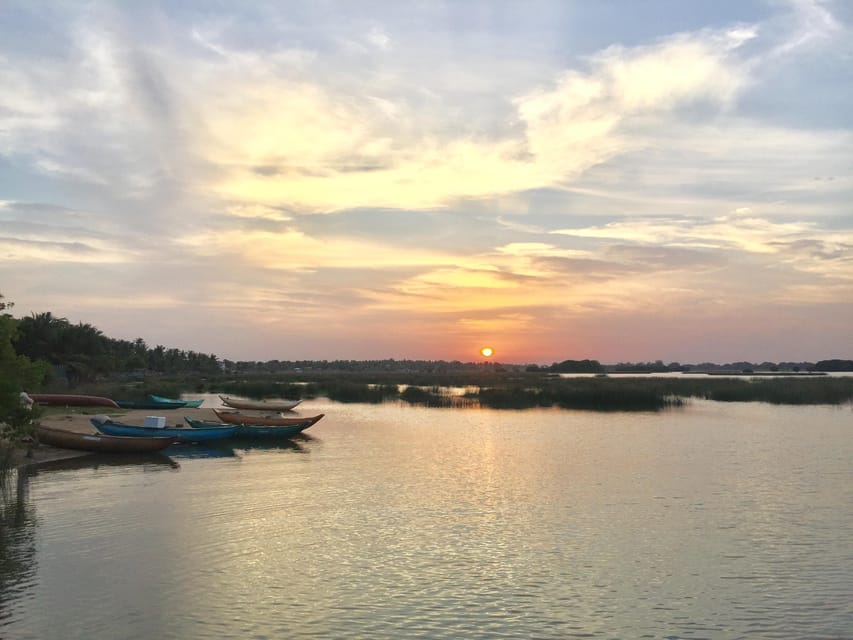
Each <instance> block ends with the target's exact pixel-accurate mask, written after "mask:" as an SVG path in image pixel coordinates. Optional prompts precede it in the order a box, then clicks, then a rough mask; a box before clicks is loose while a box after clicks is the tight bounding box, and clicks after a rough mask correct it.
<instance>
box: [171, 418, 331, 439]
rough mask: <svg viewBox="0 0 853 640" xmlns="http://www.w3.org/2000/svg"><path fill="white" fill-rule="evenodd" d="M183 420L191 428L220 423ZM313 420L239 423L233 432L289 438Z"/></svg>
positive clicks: (190, 419) (204, 427)
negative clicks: (262, 423)
mask: <svg viewBox="0 0 853 640" xmlns="http://www.w3.org/2000/svg"><path fill="white" fill-rule="evenodd" d="M184 420H186V421H187V424H188V425H190V427H192V428H193V429H207V428H210V427H213V426H215V425H220V426H221V423H219V422H207V421H205V420H195V419H193V418H190V417H188V416H184ZM312 424H314V422H312V421H311V420H304V421H302V422H298V423H296V424H291V425H285V426H279V427H275V426H269V425H260V424H241V425H235V427H236V429H237V432H236V433H235V434H234V436H235V437H237V438H291V437H293V436H295V435H297V434H299V433H302V432H303V431H305V429H307V428H308V427H310V426H311V425H312Z"/></svg>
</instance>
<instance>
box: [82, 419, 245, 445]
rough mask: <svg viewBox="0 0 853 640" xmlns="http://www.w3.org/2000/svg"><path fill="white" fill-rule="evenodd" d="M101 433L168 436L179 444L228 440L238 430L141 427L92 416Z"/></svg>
mask: <svg viewBox="0 0 853 640" xmlns="http://www.w3.org/2000/svg"><path fill="white" fill-rule="evenodd" d="M89 420H90V421H91V423H92V424H93V425H94V426H95V428H96V429H97V430H98V431H100V432H101V433H105V434H107V435H110V436H137V437H138V436H148V437H156V436H160V437H163V436H168V437H171V438H175V439H176V440H179V441H180V442H201V441H203V440H217V439H219V438H230V437H232V436H233V435H234V434H235V433H236V432H237V430H238V429H239V428H240V427H239V425H236V424H225V425H218V424H217V425H211V426H208V427H205V428H203V429H187V428H186V427H163V428H159V427H142V426H139V425H134V424H124V423H122V422H115V421H114V420H111V419H110V418H108V417H106V416H93V417H92V418H90V419H89Z"/></svg>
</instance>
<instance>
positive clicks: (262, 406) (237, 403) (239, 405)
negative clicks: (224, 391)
mask: <svg viewBox="0 0 853 640" xmlns="http://www.w3.org/2000/svg"><path fill="white" fill-rule="evenodd" d="M219 399H220V400H222V404H224V405H225V406H227V407H231V408H232V409H250V410H253V411H290V410H291V409H293V408H294V407H295V406H296V405H298V404H299V403H300V402H302V400H283V401H281V402H253V401H252V400H234V399H233V398H229V397H227V396H219Z"/></svg>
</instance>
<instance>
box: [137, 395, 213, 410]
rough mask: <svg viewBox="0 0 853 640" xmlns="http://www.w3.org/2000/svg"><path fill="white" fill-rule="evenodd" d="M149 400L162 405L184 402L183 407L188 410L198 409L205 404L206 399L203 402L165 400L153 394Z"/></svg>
mask: <svg viewBox="0 0 853 640" xmlns="http://www.w3.org/2000/svg"><path fill="white" fill-rule="evenodd" d="M148 399H149V400H150V401H151V402H161V403H172V402H183V403H184V405H183V406H184V407H185V408H187V409H198V408H199V407H200V406H201V403H202V402H204V398H202V399H201V400H178V399H175V398H164V397H163V396H155V395H154V394H153V393H149V394H148Z"/></svg>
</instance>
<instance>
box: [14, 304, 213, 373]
mask: <svg viewBox="0 0 853 640" xmlns="http://www.w3.org/2000/svg"><path fill="white" fill-rule="evenodd" d="M18 323H19V324H18V333H17V336H16V338H15V340H14V347H15V349H16V351H17V352H18V353H19V354H22V355H25V356H27V357H28V358H30V359H32V360H41V361H44V362H46V363H48V364H50V365H52V367H53V369H54V377H58V378H63V379H64V382H66V383H67V384H69V385H71V386H74V385H76V384H80V383H89V382H93V381H95V380H97V379H98V378H99V377H101V376H105V375H110V374H115V373H117V372H122V373H124V374H125V375H133V372H138V371H144V370H149V371H158V372H163V373H172V374H175V373H188V372H193V373H218V372H219V370H220V366H219V360H218V358H217V357H216V356H215V355H205V354H201V353H196V352H195V351H183V350H180V349H166V348H165V347H163V346H162V345H157V346H156V347H154V348H153V349H151V348H149V347H148V345H147V344H146V343H145V341H144V340H143V339H142V338H137V339H136V340H134V341H132V342H131V341H129V340H114V339H112V338H108V337H106V336H105V335H103V333H101V331H100V330H99V329H96V328H95V327H93V326H92V325H90V324H85V323H82V322H81V323H78V324H71V323H70V322H69V321H68V320H66V319H65V318H57V317H55V316H54V315H53V314H52V313H50V312H49V311H48V312H46V313H38V314H35V313H34V314H32V315H30V316H28V317H25V318H22V319H21V320H19V321H18Z"/></svg>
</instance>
